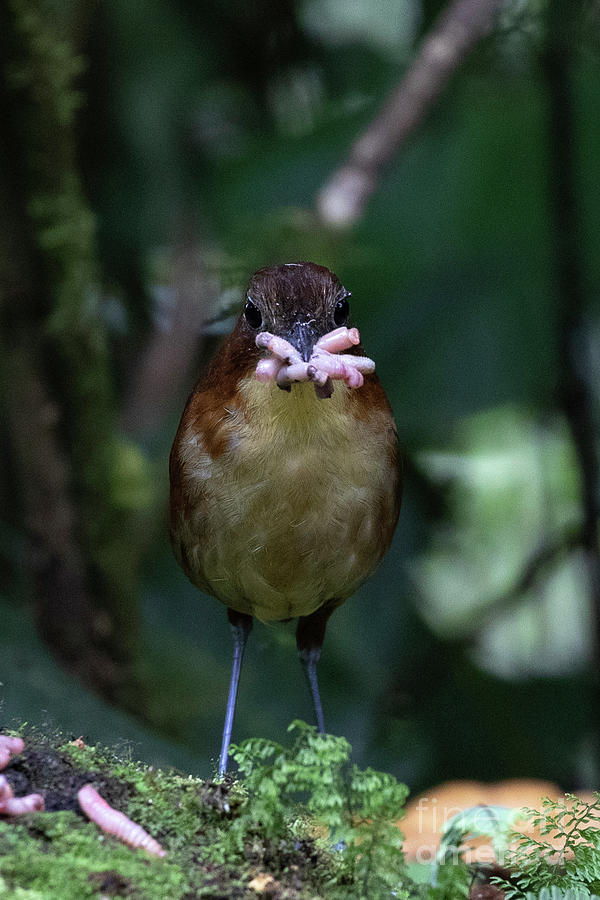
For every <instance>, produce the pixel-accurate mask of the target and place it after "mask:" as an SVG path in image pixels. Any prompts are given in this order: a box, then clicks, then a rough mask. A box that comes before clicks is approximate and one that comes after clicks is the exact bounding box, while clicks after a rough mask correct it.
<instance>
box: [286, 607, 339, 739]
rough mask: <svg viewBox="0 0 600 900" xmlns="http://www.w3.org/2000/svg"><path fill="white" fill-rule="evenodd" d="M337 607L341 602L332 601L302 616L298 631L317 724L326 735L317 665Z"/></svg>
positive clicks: (297, 644) (303, 666)
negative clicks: (330, 620)
mask: <svg viewBox="0 0 600 900" xmlns="http://www.w3.org/2000/svg"><path fill="white" fill-rule="evenodd" d="M336 606H339V601H338V600H331V601H329V603H327V604H325V606H322V607H321V609H318V610H317V611H316V612H314V613H311V615H310V616H300V618H299V619H298V627H297V629H296V646H297V647H298V653H299V654H300V661H301V663H302V668H303V669H304V674H305V675H306V680H307V682H308V689H309V690H310V696H311V699H312V703H313V710H314V713H315V723H316V726H317V729H318V731H319V733H320V734H325V721H324V719H323V707H322V705H321V695H320V694H319V682H318V681H317V663H318V662H319V659H320V658H321V647H322V646H323V641H324V639H325V629H326V627H327V620H328V619H329V616H330V615H331V613H332V612H333V611H334V609H335V608H336Z"/></svg>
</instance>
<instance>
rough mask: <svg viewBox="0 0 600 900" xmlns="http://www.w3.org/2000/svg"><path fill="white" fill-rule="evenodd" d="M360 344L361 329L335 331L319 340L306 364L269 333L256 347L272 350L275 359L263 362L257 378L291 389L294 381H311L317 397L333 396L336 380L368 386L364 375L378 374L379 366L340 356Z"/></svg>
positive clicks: (259, 338)
mask: <svg viewBox="0 0 600 900" xmlns="http://www.w3.org/2000/svg"><path fill="white" fill-rule="evenodd" d="M359 343H360V334H359V332H358V329H357V328H346V327H345V326H342V327H341V328H335V329H334V330H333V331H329V332H328V333H327V334H324V335H323V337H321V338H319V340H318V341H317V343H316V344H315V346H314V350H313V353H312V355H311V358H310V359H309V360H308V362H304V360H303V359H302V357H301V356H300V353H299V352H298V350H297V349H296V348H295V347H294V346H293V345H292V344H290V342H289V341H286V340H285V338H282V337H278V336H277V335H275V334H271V333H270V332H268V331H261V333H260V334H258V335H257V336H256V345H257V347H261V348H263V349H265V350H268V351H269V353H271V354H272V356H270V357H267V358H266V359H261V360H259V362H258V364H257V366H256V370H255V377H256V379H257V380H258V381H261V382H268V381H276V382H277V384H278V385H279V387H283V388H286V389H289V386H290V384H292V382H299V381H311V382H313V383H314V385H315V390H316V392H317V396H318V397H320V398H324V397H330V396H331V394H332V393H333V381H344V383H345V384H346V385H347V387H349V388H359V387H362V385H363V384H364V378H363V373H365V374H367V373H371V372H374V371H375V363H374V362H373V360H372V359H369V357H368V356H351V355H350V354H344V355H343V356H337V355H336V354H337V353H338V352H339V351H340V350H349V349H350V348H351V347H355V346H357V344H359Z"/></svg>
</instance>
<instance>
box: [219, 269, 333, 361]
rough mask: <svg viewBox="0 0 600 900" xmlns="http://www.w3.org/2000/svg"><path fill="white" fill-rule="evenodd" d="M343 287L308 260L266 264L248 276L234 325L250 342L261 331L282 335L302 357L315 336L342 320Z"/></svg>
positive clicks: (318, 336) (314, 340)
mask: <svg viewBox="0 0 600 900" xmlns="http://www.w3.org/2000/svg"><path fill="white" fill-rule="evenodd" d="M349 296H350V292H349V291H347V290H346V289H345V288H344V286H343V285H342V284H340V281H339V279H338V278H337V276H336V275H334V274H333V272H330V271H329V269H326V268H325V267H324V266H318V265H316V263H311V262H294V263H286V264H285V265H281V266H267V267H266V268H264V269H259V270H258V272H256V273H255V274H254V275H253V276H252V280H251V281H250V285H249V288H248V293H247V295H246V304H245V307H244V311H243V313H242V315H241V317H240V320H239V322H238V326H237V327H238V329H239V330H240V331H241V332H242V333H243V334H244V336H245V337H246V336H247V338H248V339H249V341H251V342H252V343H254V340H255V338H256V335H257V334H258V333H259V332H261V331H268V332H271V334H274V335H277V336H278V337H282V338H284V339H285V340H287V341H289V342H290V344H292V346H293V347H296V349H297V350H298V352H299V353H300V355H301V357H302V359H303V360H304V362H308V360H309V359H310V357H311V354H312V351H313V348H314V346H315V344H316V342H317V341H318V340H319V338H321V337H323V335H325V334H327V333H328V332H330V331H332V329H334V328H339V327H340V326H342V325H346V324H347V323H348V318H349V314H350V308H349V305H348V297H349Z"/></svg>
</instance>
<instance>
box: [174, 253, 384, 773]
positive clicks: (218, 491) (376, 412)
mask: <svg viewBox="0 0 600 900" xmlns="http://www.w3.org/2000/svg"><path fill="white" fill-rule="evenodd" d="M350 296H351V294H350V292H349V291H347V290H346V289H345V288H344V287H343V285H342V284H341V282H340V280H339V279H338V277H337V276H336V275H335V274H334V273H333V272H331V271H330V270H329V269H327V268H326V267H325V266H321V265H318V264H316V263H313V262H291V263H284V264H282V265H273V266H267V267H265V268H262V269H259V270H258V271H257V272H256V273H255V274H254V275H253V276H252V278H251V280H250V284H249V287H248V291H247V293H246V296H245V301H244V305H243V310H242V311H241V314H240V316H239V319H238V320H237V324H236V325H235V327H234V329H233V331H232V333H231V334H230V335H229V336H228V337H227V338H226V339H225V340H224V342H223V343H222V345H221V347H220V349H218V351H217V353H216V355H215V356H214V358H213V359H212V361H211V362H210V363H209V365H208V367H207V369H206V371H205V372H204V373H203V374H202V375H201V376H200V378H199V380H198V382H197V384H196V385H195V387H194V388H193V390H192V392H191V394H190V396H189V398H188V400H187V403H186V406H185V408H184V411H183V414H182V417H181V421H180V423H179V427H178V429H177V433H176V435H175V439H174V442H173V446H172V450H171V454H170V459H169V474H170V534H171V543H172V546H173V550H174V554H175V557H176V559H177V560H178V562H179V564H180V565H181V567H182V569H183V571H184V572H185V574H186V575H187V577H188V578H189V579H190V581H191V582H192V583H193V584H194V585H195V586H196V587H197V588H199V589H200V591H202V592H203V593H205V594H209V595H212V596H213V597H215V598H216V599H217V600H219V601H221V603H223V604H224V605H225V606H226V607H227V615H228V619H229V623H230V626H231V631H232V636H233V660H232V668H231V678H230V683H229V692H228V696H227V705H226V714H225V724H224V728H223V738H222V743H221V752H220V757H219V774H220V775H221V776H223V775H224V774H225V773H226V770H227V762H228V754H229V745H230V741H231V736H232V728H233V721H234V713H235V706H236V699H237V691H238V683H239V678H240V672H241V668H242V660H243V655H244V648H245V646H246V642H247V639H248V636H249V634H250V632H251V630H252V625H253V620H254V618H257V619H258V620H261V621H262V622H277V621H289V620H290V619H297V628H296V645H297V649H298V653H299V656H300V660H301V662H302V666H303V668H304V672H305V675H306V679H307V682H308V687H309V691H310V695H311V698H312V704H313V711H314V718H315V723H316V726H317V731H318V732H320V733H325V724H324V716H323V708H322V703H321V697H320V691H319V685H318V679H317V664H318V662H319V659H320V656H321V648H322V645H323V641H324V637H325V630H326V626H327V622H328V619H329V617H330V615H331V614H332V612H333V611H334V610H335V609H336V608H337V607H338V606H340V605H341V604H342V603H344V602H345V601H346V600H347V599H348V598H349V597H350V596H351V595H352V594H353V593H354V592H355V591H356V590H357V588H358V587H359V585H360V584H361V583H362V582H363V581H364V580H365V579H366V578H367V577H368V576H369V575H371V574H372V572H373V571H374V570H375V569H376V568H377V566H378V565H379V563H380V561H381V559H382V558H383V556H384V554H385V553H386V551H387V549H388V547H389V545H390V543H391V540H392V537H393V534H394V531H395V528H396V523H397V520H398V515H399V510H400V501H401V483H402V478H401V461H400V454H399V449H398V437H397V430H396V425H395V422H394V418H393V414H392V410H391V407H390V404H389V402H388V399H387V397H386V394H385V392H384V389H383V387H382V386H381V383H380V382H379V379H378V377H377V375H375V374H374V371H373V370H374V363H373V362H372V360H370V359H369V358H368V357H366V356H365V354H364V351H363V349H362V346H361V345H360V343H359V341H360V335H359V332H358V330H357V329H356V328H349V327H348V326H349V319H350V304H349V297H350ZM348 350H352V353H348V352H347V351H348ZM340 351H341V352H340Z"/></svg>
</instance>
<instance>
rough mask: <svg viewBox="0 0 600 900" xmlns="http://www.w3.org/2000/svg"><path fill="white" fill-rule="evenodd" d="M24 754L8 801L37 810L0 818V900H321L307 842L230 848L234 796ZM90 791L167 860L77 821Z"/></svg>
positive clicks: (49, 753) (319, 873)
mask: <svg viewBox="0 0 600 900" xmlns="http://www.w3.org/2000/svg"><path fill="white" fill-rule="evenodd" d="M23 736H24V738H25V740H26V749H25V751H24V752H23V754H21V755H20V756H19V757H16V758H15V759H14V760H13V761H12V762H11V764H10V765H9V766H8V767H7V768H6V769H5V770H4V774H5V775H6V777H7V779H8V780H9V782H10V783H11V784H12V786H13V789H14V791H15V794H17V795H22V794H24V793H29V792H39V793H42V794H43V795H44V797H45V799H46V812H44V813H37V814H32V815H29V816H25V817H22V818H19V819H16V820H6V819H0V896H2V897H15V898H22V900H81V898H87V897H90V898H99V897H130V898H137V900H154V898H157V900H179V898H181V900H192V898H196V897H198V898H215V900H217V898H223V900H225V898H246V897H252V898H255V900H256V897H257V891H256V890H255V889H254V887H251V886H250V884H251V882H253V879H256V878H258V882H256V881H255V882H254V884H255V885H260V887H261V891H260V892H261V893H262V896H263V897H270V898H281V900H285V898H289V900H292V898H293V900H301V898H309V897H310V898H318V897H320V896H324V895H323V894H322V892H321V885H323V884H324V883H326V882H327V880H328V875H329V876H330V871H329V870H330V869H331V868H332V867H334V866H335V861H334V860H333V858H328V855H327V853H326V851H325V850H324V849H321V848H318V847H317V845H316V843H315V842H314V841H313V840H312V839H311V838H310V836H308V834H307V837H306V838H305V839H303V840H302V839H298V836H297V834H296V835H295V836H293V835H292V834H291V833H290V836H289V840H285V839H284V840H280V841H278V842H276V843H264V842H261V841H260V840H258V839H255V840H252V841H250V842H248V843H246V845H245V846H244V847H243V848H242V849H241V850H239V851H236V850H235V848H233V847H232V845H231V842H229V841H228V840H227V833H228V829H229V825H230V823H231V821H232V819H233V818H234V817H235V816H236V809H237V807H238V806H239V805H240V801H241V798H242V796H243V794H242V791H243V789H242V788H241V786H240V785H239V784H238V783H236V782H234V781H226V782H224V783H221V784H218V783H215V782H211V781H203V780H201V779H198V778H192V777H189V776H184V775H181V774H178V773H176V772H167V771H163V770H154V769H153V768H152V767H147V766H143V765H140V764H138V763H134V762H132V761H131V760H128V759H124V758H122V757H119V756H116V755H114V754H113V753H111V752H109V751H106V750H101V749H98V748H94V747H84V748H78V747H75V746H73V745H71V744H69V743H61V741H60V739H55V740H48V739H46V738H42V737H40V736H39V735H35V734H29V735H28V734H24V735H23ZM87 782H91V783H92V784H93V785H94V786H95V787H96V789H97V790H99V791H100V793H101V794H102V796H103V797H104V798H105V799H106V800H107V801H108V802H109V803H110V804H111V805H112V806H114V807H116V808H117V809H120V810H122V811H123V812H125V813H126V814H127V815H128V816H130V817H131V818H132V819H134V820H135V821H136V822H139V824H141V825H142V826H143V827H144V828H145V829H146V830H147V831H148V832H149V833H150V834H151V835H152V836H153V837H155V838H157V840H159V841H160V842H161V844H162V845H163V847H164V848H165V850H166V851H167V856H166V857H165V858H164V859H155V858H151V857H150V856H148V855H147V854H146V853H145V852H143V851H140V850H133V849H131V848H129V847H126V846H124V845H123V844H121V843H120V842H119V841H117V840H116V839H114V838H111V837H108V836H106V835H103V834H102V833H101V832H100V830H99V829H98V827H97V826H96V825H94V824H93V823H91V822H89V821H88V820H87V819H86V818H85V817H84V816H83V815H82V814H81V812H80V810H79V808H78V804H77V797H76V795H77V791H78V789H79V788H80V787H81V786H82V785H83V784H85V783H87Z"/></svg>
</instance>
